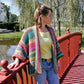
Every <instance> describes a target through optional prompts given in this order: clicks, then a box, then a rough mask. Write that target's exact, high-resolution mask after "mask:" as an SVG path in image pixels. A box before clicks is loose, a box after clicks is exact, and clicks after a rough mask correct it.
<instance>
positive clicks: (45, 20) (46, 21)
mask: <svg viewBox="0 0 84 84" xmlns="http://www.w3.org/2000/svg"><path fill="white" fill-rule="evenodd" d="M51 15H52V12H51V10H49V13H48V14H47V15H46V16H44V15H43V17H42V22H43V24H45V25H46V24H50V23H51V21H52V16H51Z"/></svg>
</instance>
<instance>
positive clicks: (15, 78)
mask: <svg viewBox="0 0 84 84" xmlns="http://www.w3.org/2000/svg"><path fill="white" fill-rule="evenodd" d="M13 84H17V75H15V76H13Z"/></svg>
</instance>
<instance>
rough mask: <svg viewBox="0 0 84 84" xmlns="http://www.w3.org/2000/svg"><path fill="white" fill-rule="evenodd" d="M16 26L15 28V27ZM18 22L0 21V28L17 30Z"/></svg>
mask: <svg viewBox="0 0 84 84" xmlns="http://www.w3.org/2000/svg"><path fill="white" fill-rule="evenodd" d="M16 27H17V29H15V28H16ZM18 27H19V23H17V22H11V23H0V28H2V29H8V30H13V31H14V30H18V31H19V29H18Z"/></svg>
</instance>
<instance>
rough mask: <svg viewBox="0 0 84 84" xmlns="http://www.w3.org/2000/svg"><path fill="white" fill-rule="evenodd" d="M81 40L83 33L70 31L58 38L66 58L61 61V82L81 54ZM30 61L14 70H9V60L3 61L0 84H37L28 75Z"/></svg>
mask: <svg viewBox="0 0 84 84" xmlns="http://www.w3.org/2000/svg"><path fill="white" fill-rule="evenodd" d="M81 38H82V32H74V33H70V32H69V29H67V33H66V34H65V35H63V36H61V37H58V38H57V39H58V42H59V45H60V48H61V50H62V52H63V54H64V57H62V58H61V59H59V61H60V65H61V69H60V71H59V72H58V74H59V79H60V80H61V79H62V76H63V75H64V74H65V72H66V70H67V69H68V67H69V66H70V64H71V63H72V62H73V60H74V59H75V58H76V57H77V56H78V55H79V54H80V51H81ZM28 61H29V60H26V61H25V62H22V63H20V65H19V67H17V68H13V69H12V70H9V69H8V68H7V65H8V64H7V60H5V62H3V61H2V63H1V64H2V67H3V68H4V69H2V71H1V72H0V84H36V83H35V80H34V77H31V76H30V75H29V74H28ZM5 64H6V65H5ZM47 84H48V83H47Z"/></svg>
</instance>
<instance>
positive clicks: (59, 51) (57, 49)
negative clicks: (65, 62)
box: [56, 40, 64, 60]
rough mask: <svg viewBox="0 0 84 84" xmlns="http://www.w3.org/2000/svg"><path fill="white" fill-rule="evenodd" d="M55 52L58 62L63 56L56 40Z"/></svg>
mask: <svg viewBox="0 0 84 84" xmlns="http://www.w3.org/2000/svg"><path fill="white" fill-rule="evenodd" d="M56 52H57V60H59V59H60V58H61V57H63V56H64V54H63V53H62V51H61V49H60V46H59V43H58V41H57V40H56Z"/></svg>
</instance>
